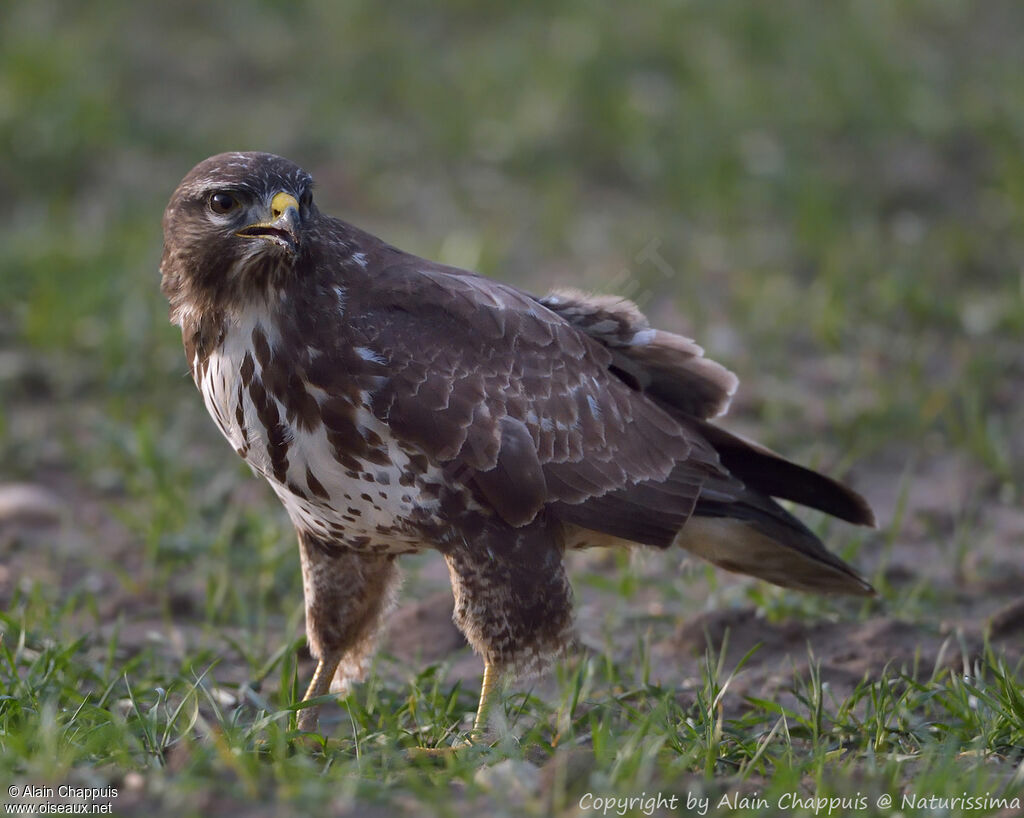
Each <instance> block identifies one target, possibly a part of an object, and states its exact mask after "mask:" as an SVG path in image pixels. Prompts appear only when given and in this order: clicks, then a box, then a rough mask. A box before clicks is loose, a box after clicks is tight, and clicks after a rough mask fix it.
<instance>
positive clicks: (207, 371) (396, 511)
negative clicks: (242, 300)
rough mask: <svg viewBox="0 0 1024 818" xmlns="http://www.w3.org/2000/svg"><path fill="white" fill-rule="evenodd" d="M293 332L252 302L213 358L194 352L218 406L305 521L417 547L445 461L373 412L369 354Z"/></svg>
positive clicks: (310, 526)
mask: <svg viewBox="0 0 1024 818" xmlns="http://www.w3.org/2000/svg"><path fill="white" fill-rule="evenodd" d="M284 334H286V333H282V332H281V331H280V327H279V325H278V324H277V322H276V321H275V320H274V318H273V317H272V316H271V315H269V314H268V313H267V312H266V311H262V310H252V311H249V312H246V313H243V314H242V315H241V316H240V317H238V318H236V319H235V320H233V321H227V322H225V325H224V326H223V327H222V329H221V332H220V335H219V343H217V344H216V346H214V347H213V349H212V350H211V351H210V353H209V354H208V355H207V356H206V357H203V356H202V355H201V354H199V353H198V352H194V353H193V352H192V350H189V351H190V353H192V355H193V357H192V360H191V361H190V364H191V366H192V374H193V378H194V379H195V382H196V385H197V386H198V387H199V389H200V391H201V392H202V394H203V399H204V401H205V403H206V408H207V410H208V411H209V412H210V415H211V416H212V417H213V419H214V421H215V422H216V423H217V426H218V427H219V428H220V430H221V432H222V433H223V435H224V436H225V437H226V438H227V439H228V441H229V442H230V443H231V445H232V446H233V447H234V449H235V451H236V452H237V453H238V454H239V455H240V456H241V457H242V458H244V459H245V460H246V461H247V462H248V463H249V464H250V465H251V466H252V467H253V468H254V469H255V470H256V471H257V472H259V473H260V474H261V475H263V476H264V477H265V478H266V479H267V481H268V482H269V483H270V485H271V487H272V488H273V489H274V491H275V492H276V493H277V495H278V496H279V497H280V498H281V501H282V502H283V503H284V506H285V508H286V509H287V511H288V514H289V516H290V517H291V519H292V522H293V523H294V524H295V525H296V526H297V527H298V528H300V529H302V530H305V531H308V532H309V533H310V534H313V535H315V536H318V537H320V538H323V539H326V540H329V541H331V542H333V543H336V544H337V545H338V546H340V547H347V548H351V549H358V550H365V551H373V552H378V553H403V552H411V551H416V550H418V549H419V547H420V545H421V543H422V536H421V535H420V534H419V533H418V530H419V528H420V527H421V526H422V525H423V524H425V523H427V524H429V523H430V522H431V521H433V520H434V518H435V514H436V511H437V506H438V501H437V497H436V495H431V494H430V492H429V491H428V492H424V491H423V487H424V486H429V485H430V484H431V483H433V482H435V479H436V478H435V476H434V475H433V474H432V472H434V471H436V469H435V468H434V467H433V466H432V465H431V464H430V463H429V462H428V461H427V459H426V457H424V456H423V455H422V453H419V452H417V451H415V450H412V449H410V448H409V447H408V446H403V445H401V444H400V443H399V442H398V441H397V440H395V439H394V437H393V436H392V435H391V434H390V430H389V429H388V427H387V425H386V424H384V423H382V422H381V421H380V420H379V419H378V418H376V417H375V416H374V415H373V413H372V412H371V411H369V409H368V405H369V398H368V395H367V391H366V389H365V388H363V387H365V386H366V385H367V383H368V382H369V383H372V382H373V379H374V378H375V377H376V378H379V377H380V376H374V375H372V374H371V375H367V374H366V372H365V369H366V368H365V367H362V364H364V363H367V362H370V363H372V360H371V356H370V353H369V352H368V351H366V350H361V349H358V348H357V349H352V350H340V351H339V350H338V349H336V348H335V349H331V350H324V349H318V348H316V347H315V346H311V345H309V344H304V345H302V346H301V347H296V345H295V344H294V343H291V342H290V341H289V339H288V338H286V337H282V336H283V335H284ZM346 364H348V366H346ZM347 369H351V370H353V371H346V370H347Z"/></svg>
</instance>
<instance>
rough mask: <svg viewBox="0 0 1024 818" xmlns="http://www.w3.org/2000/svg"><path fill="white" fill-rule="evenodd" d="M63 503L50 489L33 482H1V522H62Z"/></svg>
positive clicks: (43, 523) (34, 523)
mask: <svg viewBox="0 0 1024 818" xmlns="http://www.w3.org/2000/svg"><path fill="white" fill-rule="evenodd" d="M62 505H63V504H62V503H61V500H60V498H59V497H58V496H57V495H56V494H54V493H53V492H52V491H50V490H49V489H45V488H43V487H42V486H37V485H33V484H32V483H0V524H2V523H19V524H22V525H52V524H55V523H58V522H60V516H61V509H62Z"/></svg>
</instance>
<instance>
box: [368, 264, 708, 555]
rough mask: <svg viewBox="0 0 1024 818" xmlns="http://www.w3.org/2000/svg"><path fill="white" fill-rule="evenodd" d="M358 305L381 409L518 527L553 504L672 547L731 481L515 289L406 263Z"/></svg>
mask: <svg viewBox="0 0 1024 818" xmlns="http://www.w3.org/2000/svg"><path fill="white" fill-rule="evenodd" d="M352 298H353V299H354V301H353V303H352V308H351V310H350V311H349V315H351V316H352V318H351V321H353V322H354V323H355V327H354V328H355V329H356V330H357V332H358V334H359V335H360V336H361V337H363V338H365V339H366V344H367V346H368V347H369V348H370V350H372V354H374V355H376V356H379V358H380V359H381V360H382V361H383V362H384V369H385V370H386V373H387V375H386V380H385V382H384V383H383V384H382V386H381V387H380V388H379V389H378V390H377V391H376V392H375V393H374V394H373V395H372V407H373V411H374V413H375V414H376V415H377V416H378V417H380V418H381V419H382V420H385V421H386V422H387V423H388V424H389V426H390V428H391V430H392V431H393V432H394V433H395V434H396V435H397V436H398V437H399V438H401V439H403V440H405V441H407V442H409V443H411V444H414V445H415V446H417V447H419V448H421V449H422V450H423V451H425V452H426V453H427V454H428V455H429V456H430V457H432V458H434V459H435V460H437V461H440V462H443V463H450V464H453V465H455V466H456V467H458V468H461V469H463V470H465V472H466V477H465V478H464V479H467V480H469V481H472V483H473V484H474V485H475V486H476V488H477V489H478V490H479V492H480V493H481V494H482V495H483V496H484V497H485V498H486V499H487V500H488V501H489V502H490V503H491V505H492V506H493V507H494V508H495V509H496V510H497V511H498V512H499V513H500V514H501V515H502V516H503V517H504V518H505V519H506V520H507V521H508V522H509V523H511V524H513V525H524V524H526V523H528V522H530V521H531V520H532V519H534V517H535V516H536V515H537V513H538V512H539V511H540V510H541V508H543V507H545V506H548V507H550V508H551V509H552V511H553V513H556V515H557V516H561V517H563V518H565V519H567V520H570V521H572V522H575V523H577V524H579V525H583V526H585V527H589V528H594V529H597V530H601V531H608V532H609V533H614V534H616V535H617V536H623V537H625V538H627V539H631V540H634V541H640V542H652V543H655V544H664V545H667V544H668V543H669V542H671V538H672V536H674V534H675V533H676V532H677V531H678V529H679V527H680V526H681V525H682V524H683V523H684V522H685V521H686V519H687V517H688V516H689V514H690V512H691V511H692V509H693V506H694V504H695V502H696V500H697V497H698V495H699V494H700V492H701V486H702V485H704V484H706V482H707V481H708V479H709V478H717V479H721V480H728V478H727V477H726V476H725V475H724V473H723V472H722V471H721V470H720V468H719V467H718V466H717V457H716V456H715V455H714V453H713V450H711V449H710V447H708V446H707V445H706V444H704V442H703V441H702V440H701V439H700V437H699V435H696V434H694V433H692V432H691V431H689V430H687V429H685V428H684V427H683V426H682V425H681V424H679V423H678V422H677V421H675V420H673V419H672V418H671V417H670V416H669V415H668V414H667V413H666V412H665V411H663V410H662V409H661V408H659V407H658V406H657V405H656V404H655V403H654V402H653V401H651V400H649V399H648V398H646V397H645V396H643V395H642V394H640V393H638V392H636V391H635V390H633V389H631V388H630V387H629V386H628V385H627V384H625V383H624V382H623V381H622V380H621V379H620V378H618V377H616V375H615V374H613V373H612V372H611V371H610V367H611V364H612V355H611V353H610V352H609V351H608V350H607V349H606V348H605V347H603V346H602V345H601V344H599V343H597V342H596V341H595V340H594V339H592V338H590V337H589V336H588V335H587V334H586V333H584V332H581V331H580V330H579V329H577V328H576V327H573V326H572V325H571V324H569V323H568V322H567V321H565V320H564V319H563V318H562V317H560V316H558V315H556V314H555V313H553V312H552V311H550V310H549V309H547V308H546V307H544V306H543V305H542V304H540V303H538V302H537V301H536V299H534V298H533V297H531V296H529V295H527V294H525V293H522V292H520V291H519V290H516V289H514V288H512V287H508V286H505V285H503V284H500V283H498V282H494V281H491V280H489V279H485V278H482V277H479V276H475V275H472V274H468V273H464V272H462V271H457V270H452V269H450V268H444V267H441V266H439V265H434V264H431V263H429V262H426V261H420V260H416V259H410V257H407V256H406V257H404V258H402V259H401V260H400V261H399V263H397V264H392V265H391V266H388V267H385V268H384V269H383V270H381V271H380V272H378V273H376V274H375V276H374V280H373V283H372V287H367V288H364V289H363V290H362V291H361V292H359V293H353V294H352ZM456 471H457V469H456ZM598 498H600V499H601V502H595V500H597V499H598ZM644 510H648V512H649V513H648V514H646V515H645V514H644V513H643V512H644Z"/></svg>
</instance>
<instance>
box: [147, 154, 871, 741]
mask: <svg viewBox="0 0 1024 818" xmlns="http://www.w3.org/2000/svg"><path fill="white" fill-rule="evenodd" d="M164 242H165V244H164V254H163V261H162V263H161V268H160V269H161V273H162V276H163V282H162V287H163V292H164V294H165V295H166V296H167V298H168V299H169V301H170V316H171V320H172V321H173V322H174V323H175V324H178V325H180V326H181V330H182V335H183V337H184V343H185V352H186V354H187V356H188V362H189V365H190V367H191V371H192V377H193V378H194V380H195V382H196V385H197V386H198V387H199V390H200V391H201V392H202V395H203V399H204V401H205V402H206V408H207V409H208V410H209V412H210V414H211V415H212V416H213V419H214V420H215V421H216V423H217V426H218V427H219V428H220V430H221V432H222V433H223V434H224V436H225V437H226V438H227V439H228V440H229V441H230V442H231V445H232V446H233V447H234V448H235V451H237V452H238V454H239V455H240V456H241V457H243V458H244V459H245V460H246V461H248V463H249V464H250V465H251V466H252V467H253V468H254V469H255V470H256V471H257V472H259V473H260V474H262V475H263V476H264V477H265V478H266V479H267V481H268V482H269V483H270V485H271V487H272V488H273V489H274V491H275V492H276V493H277V495H278V497H280V498H281V502H283V503H284V506H285V508H286V509H287V510H288V514H289V516H290V517H291V519H292V521H293V522H294V524H295V528H296V530H297V532H298V538H299V551H300V556H301V560H302V579H303V586H304V589H305V598H306V630H307V634H308V639H309V647H310V650H311V651H312V653H313V655H314V656H315V657H317V658H318V659H319V665H318V666H317V669H316V673H315V674H314V676H313V680H312V683H311V684H310V686H309V690H308V691H307V693H306V698H307V699H309V698H313V697H316V696H321V695H324V694H326V693H327V692H328V691H329V690H330V689H334V690H338V689H343V688H344V686H345V685H346V684H347V683H348V682H349V680H351V679H353V678H356V677H358V676H359V674H360V673H361V672H362V671H363V666H364V664H365V662H366V660H367V657H368V656H369V654H370V652H371V650H372V647H373V643H374V639H375V636H376V634H377V632H378V631H379V630H380V627H381V625H382V623H383V621H384V620H385V618H386V615H387V613H388V611H389V609H390V608H391V606H392V604H393V603H394V599H395V592H396V586H397V581H398V570H397V566H396V559H395V558H396V557H397V556H398V555H400V554H407V553H412V552H416V551H420V550H422V549H424V548H433V549H436V550H438V551H440V552H441V553H442V554H443V555H444V558H445V560H446V561H447V563H448V568H449V572H450V574H451V582H452V587H453V589H454V592H455V612H454V618H455V622H456V623H457V624H458V626H459V627H460V628H461V629H462V631H463V632H464V633H465V635H466V637H467V639H468V640H469V642H470V644H471V645H472V646H473V648H474V649H475V650H476V651H477V652H478V653H480V654H481V655H482V656H483V660H484V682H483V690H482V692H481V697H480V707H479V709H478V711H477V727H480V726H481V725H482V724H483V721H484V717H485V714H486V709H487V704H488V701H489V699H490V697H491V692H492V688H493V685H494V682H495V680H496V678H497V676H498V674H500V673H503V672H512V673H515V674H523V673H533V672H536V671H539V670H540V669H542V668H543V667H544V666H545V664H546V663H547V662H548V661H549V660H550V659H551V658H552V657H553V656H555V655H557V654H559V653H560V652H561V651H562V650H563V649H564V648H565V646H566V645H567V643H568V641H569V639H570V636H571V630H572V614H571V590H570V586H569V581H568V579H567V578H566V575H565V570H564V567H563V563H562V556H563V553H564V551H565V549H566V548H583V547H587V546H591V545H626V544H631V543H640V544H643V545H649V546H654V547H656V548H668V547H670V546H672V545H679V546H681V547H683V548H685V549H687V550H689V551H691V552H693V553H695V554H698V555H699V556H701V557H704V558H705V559H707V560H710V561H711V562H712V563H714V564H715V565H718V566H721V567H722V568H725V569H727V570H730V571H738V572H741V573H744V574H750V575H753V576H755V577H760V578H761V579H765V580H767V581H769V582H773V583H776V584H778V585H783V586H786V587H789V588H798V589H801V590H809V591H820V592H836V593H851V594H870V593H873V591H872V589H871V587H870V586H869V585H868V584H867V582H865V581H864V580H863V579H862V578H861V577H860V576H859V575H858V574H857V573H856V572H855V571H854V570H853V569H852V568H850V567H849V566H847V565H846V564H845V563H844V562H843V561H842V560H840V559H838V558H837V557H836V556H834V555H833V554H831V553H830V552H829V551H827V550H826V549H825V548H824V547H823V546H822V544H821V542H820V541H819V540H818V538H817V537H816V536H815V535H814V534H813V533H811V532H810V531H809V530H808V529H807V528H806V527H805V526H804V525H802V524H801V523H800V522H799V521H798V520H797V519H796V518H795V517H793V516H792V515H791V514H789V513H788V512H787V511H785V510H784V509H783V508H782V507H781V506H780V505H779V504H778V503H776V502H775V500H773V499H772V498H773V497H775V498H784V499H787V500H792V501H794V502H796V503H800V504H803V505H805V506H810V507H813V508H817V509H821V510H822V511H825V512H828V513H829V514H832V515H834V516H836V517H840V518H842V519H844V520H848V521H850V522H852V523H860V524H864V525H871V524H873V517H872V513H871V510H870V508H869V507H868V505H867V503H865V501H864V500H863V499H862V498H861V497H860V496H859V495H857V494H856V493H854V492H853V491H851V490H850V489H848V488H846V487H845V486H843V485H841V484H840V483H837V482H836V481H834V480H831V479H830V478H828V477H824V476H822V475H820V474H816V473H815V472H813V471H810V470H808V469H805V468H803V467H801V466H798V465H795V464H793V463H790V462H788V461H786V460H784V459H783V458H782V457H780V456H779V455H777V454H775V453H773V452H771V451H769V450H767V449H765V448H762V447H761V446H758V445H757V444H754V443H750V442H748V441H746V440H742V439H740V438H739V437H736V436H735V435H733V434H731V433H729V432H727V431H725V430H724V429H722V428H720V427H718V426H716V425H714V424H712V423H711V422H710V420H709V419H710V418H713V417H715V416H716V415H720V414H722V413H723V412H724V411H725V409H726V407H727V406H728V403H729V399H730V396H731V395H732V394H733V392H734V391H735V389H736V383H737V382H736V377H735V376H734V375H733V374H732V373H731V372H729V371H728V370H727V369H725V368H724V367H722V366H720V365H718V364H716V363H714V362H713V361H709V360H708V359H706V358H704V357H702V350H701V348H700V347H699V346H697V345H696V344H695V343H693V342H692V341H690V340H688V339H686V338H682V337H680V336H678V335H673V334H671V333H668V332H663V331H661V330H657V329H653V328H651V327H650V326H649V325H648V323H647V320H646V318H645V317H644V316H643V315H642V314H641V313H640V312H639V310H638V309H637V308H636V306H635V305H634V304H632V303H630V302H628V301H624V300H621V299H616V298H609V297H592V296H588V295H584V294H582V293H579V292H574V291H560V292H553V293H551V294H550V295H548V296H546V297H544V298H537V297H535V296H533V295H530V294H529V293H526V292H523V291H522V290H518V289H516V288H515V287H510V286H508V285H506V284H500V283H498V282H496V281H491V280H489V279H486V278H483V277H481V276H479V275H476V274H474V273H470V272H466V271H465V270H459V269H455V268H452V267H446V266H443V265H440V264H435V263H434V262H431V261H426V260H424V259H421V258H417V257H416V256H413V255H410V254H408V253H404V252H402V251H401V250H399V249H397V248H395V247H392V246H391V245H389V244H387V243H385V242H383V241H381V240H380V239H378V238H375V237H374V236H371V235H369V234H368V233H365V232H363V231H362V230H360V229H358V228H357V227H353V226H352V225H349V224H346V223H345V222H343V221H339V220H338V219H334V218H331V217H330V216H326V215H324V214H323V213H321V212H320V211H319V210H318V209H317V206H316V204H315V203H314V201H313V192H312V179H311V178H310V176H309V174H308V173H306V172H305V171H304V170H302V169H301V168H299V167H298V166H297V165H295V164H293V163H292V162H289V161H288V160H286V159H282V158H280V157H278V156H273V155H271V154H266V153H226V154H221V155H219V156H214V157H212V158H210V159H207V160H206V161H204V162H201V163H199V164H198V165H197V166H196V167H195V168H193V169H192V171H191V172H190V173H189V174H188V175H187V176H186V177H185V178H184V180H183V181H182V182H181V184H180V185H179V186H178V189H177V190H176V191H175V192H174V195H173V196H172V197H171V201H170V203H169V204H168V206H167V211H166V213H165V215H164ZM332 680H333V682H334V685H333V687H332ZM316 724H317V708H316V707H308V708H306V709H304V710H302V711H301V713H300V718H299V726H300V727H301V728H302V729H306V730H312V729H315V728H316Z"/></svg>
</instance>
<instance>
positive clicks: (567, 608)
mask: <svg viewBox="0 0 1024 818" xmlns="http://www.w3.org/2000/svg"><path fill="white" fill-rule="evenodd" d="M493 525H494V526H497V525H498V524H497V523H493ZM502 525H503V524H502ZM495 534H499V536H494V535H495ZM510 542H511V543H512V544H511V545H510V544H509V543H510ZM445 559H446V560H447V562H448V573H449V575H450V576H451V582H452V590H453V591H454V594H455V611H454V614H453V618H454V620H455V624H456V625H458V626H459V628H460V629H461V630H462V632H463V633H464V634H465V635H466V639H467V640H468V641H469V643H470V644H471V645H472V646H473V649H474V650H475V651H476V652H477V653H479V654H480V655H481V656H482V657H483V660H484V677H483V684H482V686H481V691H480V704H479V706H478V708H477V713H476V720H475V724H474V728H473V730H474V732H475V733H480V732H484V731H486V728H487V725H488V715H489V713H490V711H491V708H492V706H493V703H494V700H495V696H496V695H497V685H498V682H499V680H500V677H501V675H502V674H504V673H510V674H512V675H515V676H532V675H536V674H538V673H540V672H541V671H543V670H544V669H545V668H546V667H547V665H548V664H549V663H550V661H551V659H553V658H554V657H555V656H557V655H558V654H560V653H562V652H563V651H564V649H565V648H566V647H567V646H568V644H569V641H570V640H571V638H572V589H571V587H570V585H569V580H568V578H567V577H566V574H565V568H564V566H563V564H562V546H561V542H560V540H559V539H556V537H555V536H554V535H553V533H552V532H551V531H549V530H548V529H547V527H546V526H545V525H544V523H543V522H542V521H538V522H537V523H534V524H532V525H529V526H525V527H523V528H519V529H511V528H507V527H506V528H505V530H503V531H501V532H497V531H494V530H493V529H489V528H485V530H484V532H483V534H481V535H478V536H476V537H474V538H473V542H472V543H465V544H461V545H459V546H457V547H454V548H451V549H448V550H446V552H445Z"/></svg>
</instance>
